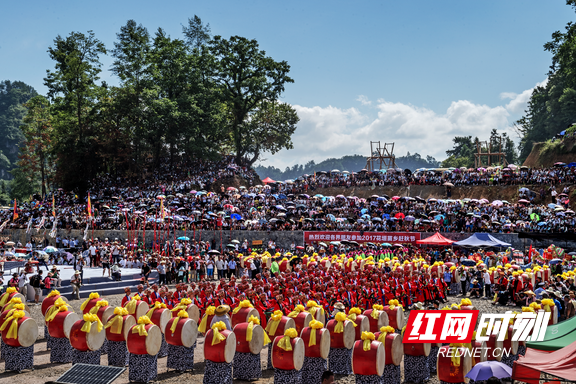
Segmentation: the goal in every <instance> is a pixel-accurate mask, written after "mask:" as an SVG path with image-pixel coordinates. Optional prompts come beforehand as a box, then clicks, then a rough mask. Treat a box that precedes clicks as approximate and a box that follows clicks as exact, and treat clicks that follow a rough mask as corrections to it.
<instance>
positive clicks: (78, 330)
mask: <svg viewBox="0 0 576 384" xmlns="http://www.w3.org/2000/svg"><path fill="white" fill-rule="evenodd" d="M84 323H85V322H84V320H78V321H77V322H75V323H74V325H73V326H72V329H71V330H70V344H72V347H74V349H77V350H79V351H83V352H86V351H97V350H99V349H100V348H102V345H103V344H104V340H105V338H106V337H105V336H106V332H104V330H102V332H98V326H97V324H96V323H93V324H92V327H90V332H82V326H83V325H84Z"/></svg>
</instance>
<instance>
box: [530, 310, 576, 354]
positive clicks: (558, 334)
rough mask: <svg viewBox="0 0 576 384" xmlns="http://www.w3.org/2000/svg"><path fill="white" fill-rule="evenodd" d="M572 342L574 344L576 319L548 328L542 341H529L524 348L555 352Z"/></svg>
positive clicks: (575, 340) (575, 339)
mask: <svg viewBox="0 0 576 384" xmlns="http://www.w3.org/2000/svg"><path fill="white" fill-rule="evenodd" d="M574 342H576V317H572V318H570V319H568V320H564V321H561V322H559V323H558V324H555V325H553V326H550V327H548V328H547V329H546V333H545V334H544V341H529V342H527V343H526V346H527V347H528V348H532V349H537V350H541V351H557V350H559V349H562V348H564V347H567V346H569V345H570V344H572V343H574Z"/></svg>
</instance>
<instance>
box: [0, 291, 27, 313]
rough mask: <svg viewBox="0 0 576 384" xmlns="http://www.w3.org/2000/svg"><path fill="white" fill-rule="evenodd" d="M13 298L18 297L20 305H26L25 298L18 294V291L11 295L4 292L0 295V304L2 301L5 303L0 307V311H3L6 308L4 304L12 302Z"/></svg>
mask: <svg viewBox="0 0 576 384" xmlns="http://www.w3.org/2000/svg"><path fill="white" fill-rule="evenodd" d="M15 297H19V298H20V300H21V301H22V304H26V298H25V297H24V295H23V294H21V293H18V291H16V292H12V293H8V292H4V293H3V294H2V295H0V302H2V300H3V299H6V301H5V303H4V305H3V306H2V308H0V310H1V309H3V308H4V307H5V306H6V304H8V303H9V302H10V300H12V299H13V298H15Z"/></svg>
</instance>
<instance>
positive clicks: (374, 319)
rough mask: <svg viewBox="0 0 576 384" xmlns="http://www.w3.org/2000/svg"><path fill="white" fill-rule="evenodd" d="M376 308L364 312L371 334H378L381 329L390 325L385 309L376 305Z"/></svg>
mask: <svg viewBox="0 0 576 384" xmlns="http://www.w3.org/2000/svg"><path fill="white" fill-rule="evenodd" d="M374 307H376V309H375V308H372V309H367V310H365V311H364V316H366V317H367V318H368V321H369V324H370V332H378V331H379V330H380V328H382V327H386V326H387V325H389V324H390V320H389V318H388V314H387V313H386V312H385V311H384V307H383V306H381V305H380V306H379V305H378V304H375V305H374Z"/></svg>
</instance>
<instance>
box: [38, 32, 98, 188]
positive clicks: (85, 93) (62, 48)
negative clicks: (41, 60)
mask: <svg viewBox="0 0 576 384" xmlns="http://www.w3.org/2000/svg"><path fill="white" fill-rule="evenodd" d="M48 53H49V55H50V58H51V59H53V60H54V61H55V62H56V64H55V70H54V71H47V76H46V78H45V79H44V84H45V85H46V87H48V96H49V98H50V99H51V101H52V105H53V113H54V115H55V116H56V117H57V118H56V119H55V121H54V130H55V133H54V137H55V140H54V149H55V151H56V154H57V158H56V162H57V171H56V178H57V179H58V181H60V183H61V185H62V186H63V187H64V188H66V189H68V190H77V191H78V192H79V193H80V194H81V195H84V194H85V192H86V190H87V188H88V181H89V180H91V179H92V178H93V177H94V176H95V175H96V174H97V173H98V170H99V169H100V167H101V165H102V163H101V161H99V159H98V158H97V157H96V156H94V152H95V151H94V150H95V148H96V145H97V143H96V136H95V135H96V133H97V132H96V125H97V124H96V120H97V109H96V105H97V103H98V100H99V98H100V97H102V96H103V95H104V94H105V92H106V90H105V88H104V87H100V86H99V85H98V84H97V81H98V80H99V79H100V78H99V76H98V75H99V74H100V72H101V67H102V64H101V63H100V61H99V56H100V55H101V54H106V48H105V46H104V44H103V43H102V42H100V41H99V40H98V39H96V37H95V36H94V33H93V32H92V31H88V34H87V35H84V34H83V33H80V32H72V33H70V35H69V36H67V37H66V38H63V37H61V36H57V37H56V39H55V40H54V46H52V47H50V48H49V49H48Z"/></svg>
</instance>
